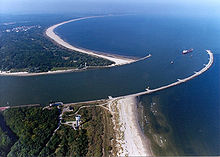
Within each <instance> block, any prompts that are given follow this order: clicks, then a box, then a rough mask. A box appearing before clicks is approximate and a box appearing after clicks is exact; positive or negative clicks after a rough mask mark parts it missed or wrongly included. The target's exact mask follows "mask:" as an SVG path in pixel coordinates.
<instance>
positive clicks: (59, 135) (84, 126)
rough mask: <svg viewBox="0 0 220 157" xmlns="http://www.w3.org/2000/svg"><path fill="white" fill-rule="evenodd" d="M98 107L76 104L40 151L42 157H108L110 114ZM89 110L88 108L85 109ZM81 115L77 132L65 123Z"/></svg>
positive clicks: (111, 136) (111, 129) (110, 129)
mask: <svg viewBox="0 0 220 157" xmlns="http://www.w3.org/2000/svg"><path fill="white" fill-rule="evenodd" d="M95 105H97V104H75V105H71V106H69V107H63V108H62V109H61V110H64V109H65V108H71V110H68V112H64V114H63V119H62V125H61V127H60V128H59V129H58V130H57V132H56V133H55V135H54V136H53V137H52V138H51V140H50V141H49V142H48V144H47V145H46V147H45V148H44V149H43V150H42V151H41V153H40V156H109V155H110V153H111V150H112V147H113V146H112V145H111V140H112V139H113V127H112V123H111V115H110V113H109V112H108V111H107V110H105V109H103V108H101V107H99V106H95ZM85 106H86V107H85ZM76 112H77V114H80V115H81V126H80V128H79V129H77V130H75V129H74V128H73V127H72V125H67V123H66V122H73V121H75V116H76Z"/></svg>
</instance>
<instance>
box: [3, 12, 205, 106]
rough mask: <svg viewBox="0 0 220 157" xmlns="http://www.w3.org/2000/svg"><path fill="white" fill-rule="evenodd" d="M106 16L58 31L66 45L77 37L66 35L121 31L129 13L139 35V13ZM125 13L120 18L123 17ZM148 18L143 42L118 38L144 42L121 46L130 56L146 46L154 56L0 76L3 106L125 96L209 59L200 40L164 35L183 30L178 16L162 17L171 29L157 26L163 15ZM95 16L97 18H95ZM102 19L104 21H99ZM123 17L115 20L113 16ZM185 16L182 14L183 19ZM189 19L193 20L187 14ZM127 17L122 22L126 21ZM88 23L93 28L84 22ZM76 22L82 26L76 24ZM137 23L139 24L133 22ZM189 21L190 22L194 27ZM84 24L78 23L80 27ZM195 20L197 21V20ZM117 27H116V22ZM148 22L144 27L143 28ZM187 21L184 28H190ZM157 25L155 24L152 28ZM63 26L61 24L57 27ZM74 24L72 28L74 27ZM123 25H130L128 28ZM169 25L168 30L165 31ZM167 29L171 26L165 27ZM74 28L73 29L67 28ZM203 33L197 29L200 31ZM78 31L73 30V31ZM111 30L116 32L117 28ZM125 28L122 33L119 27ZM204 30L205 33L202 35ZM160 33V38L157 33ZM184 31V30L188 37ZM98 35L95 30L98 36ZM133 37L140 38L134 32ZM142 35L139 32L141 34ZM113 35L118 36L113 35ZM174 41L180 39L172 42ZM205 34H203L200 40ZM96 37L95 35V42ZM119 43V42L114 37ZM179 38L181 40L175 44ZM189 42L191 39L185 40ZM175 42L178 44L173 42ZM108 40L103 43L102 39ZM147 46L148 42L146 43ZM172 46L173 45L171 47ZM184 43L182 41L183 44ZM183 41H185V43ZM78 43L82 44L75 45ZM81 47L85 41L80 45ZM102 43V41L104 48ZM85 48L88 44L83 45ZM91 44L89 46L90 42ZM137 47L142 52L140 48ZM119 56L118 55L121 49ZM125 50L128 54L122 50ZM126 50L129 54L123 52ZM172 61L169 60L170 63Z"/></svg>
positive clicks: (170, 80)
mask: <svg viewBox="0 0 220 157" xmlns="http://www.w3.org/2000/svg"><path fill="white" fill-rule="evenodd" d="M111 18H112V19H110V18H102V19H95V21H93V20H91V19H90V20H85V21H83V22H80V23H77V25H76V26H73V23H69V24H65V25H63V26H62V30H56V31H57V32H58V34H59V35H60V34H61V33H62V35H60V36H61V38H63V37H64V38H63V39H65V40H66V41H67V42H69V43H70V44H72V42H73V44H74V42H75V40H72V42H71V40H70V38H69V37H70V36H73V37H76V36H77V37H81V38H83V39H84V40H86V39H91V38H88V37H91V35H90V34H88V37H87V38H86V37H85V36H84V35H85V32H92V33H94V32H95V33H97V32H102V33H103V34H104V33H106V37H108V36H107V34H109V33H108V32H107V31H105V29H107V30H110V28H111V29H112V30H121V29H122V28H124V25H125V24H126V21H127V23H129V20H130V19H132V18H133V21H139V22H140V24H139V26H138V25H137V28H136V30H135V31H134V28H135V27H133V25H132V27H131V28H130V30H131V31H132V30H133V34H134V33H135V32H136V33H137V34H138V30H139V28H140V27H141V26H142V27H143V24H142V21H143V16H142V17H140V16H138V17H135V16H131V17H129V18H128V17H127V16H125V17H111ZM123 18H124V20H122V19H123ZM144 19H145V20H146V22H145V24H146V25H144V26H145V27H143V28H142V30H141V31H140V30H139V31H140V32H139V34H142V33H141V32H142V31H143V29H144V28H145V29H147V30H145V31H146V33H148V36H147V39H145V40H146V41H149V42H146V41H140V40H137V39H135V38H134V39H132V38H129V37H128V36H130V35H131V34H132V33H131V34H127V35H128V36H127V38H129V39H130V40H122V41H123V43H122V45H132V44H129V41H132V42H133V43H134V41H136V43H145V44H142V45H144V46H142V47H141V49H143V50H144V51H139V50H140V47H139V46H138V45H137V44H133V45H132V47H134V48H138V49H137V50H136V52H134V51H131V50H132V49H130V50H129V48H131V47H130V46H128V49H127V50H126V49H124V48H123V50H124V51H123V53H124V52H133V54H132V55H131V56H137V57H141V56H142V55H143V56H144V55H146V50H147V52H148V53H151V54H152V56H151V57H150V58H148V59H146V60H142V61H139V62H136V63H134V64H130V65H125V66H121V67H120V66H119V67H113V68H107V69H91V70H88V71H83V72H74V73H64V74H54V75H44V76H43V75H42V76H30V77H16V76H0V83H1V89H0V97H1V98H0V104H1V105H2V106H7V104H9V105H21V104H39V103H40V104H43V105H47V104H48V103H49V102H50V101H62V102H64V103H68V102H79V101H87V100H95V99H102V98H108V96H113V97H117V96H123V95H129V94H134V93H138V92H142V91H145V89H146V88H147V87H150V89H154V88H158V87H161V86H164V85H167V84H170V83H173V82H176V80H177V79H179V78H185V77H188V76H190V75H192V74H194V71H199V70H200V69H201V68H202V67H204V65H203V64H207V63H208V55H207V54H206V53H205V49H206V48H204V45H202V46H200V45H198V44H196V43H195V42H194V44H193V43H190V42H193V40H192V41H189V40H190V38H183V37H182V36H181V35H182V34H181V35H179V36H176V37H175V38H173V39H172V40H171V38H170V40H167V39H166V37H167V34H169V35H170V36H172V35H173V34H177V33H179V32H181V30H183V28H182V26H181V24H182V23H179V21H178V22H176V19H172V18H171V19H165V20H170V21H168V22H172V23H173V25H172V26H173V27H174V26H178V27H177V29H171V28H169V27H168V26H164V25H157V24H158V23H159V22H161V20H162V19H161V18H155V19H154V22H153V23H152V24H151V25H150V24H149V23H150V22H151V21H152V18H151V19H149V18H146V17H145V18H144ZM97 20H101V21H100V22H99V23H96V22H98V21H97ZM102 20H105V22H104V23H103V21H102ZM112 20H113V21H116V22H115V23H114V25H113V24H112V25H109V23H113V21H112ZM121 20H122V21H123V22H119V23H118V22H117V21H121ZM184 20H185V19H182V22H185V21H184ZM188 20H191V19H188ZM124 22H125V23H124ZM90 23H91V28H88V27H84V25H85V26H87V25H88V24H90ZM100 23H102V24H104V25H106V26H102V28H103V29H104V30H103V31H100V30H97V29H98V28H100ZM78 24H80V25H78ZM136 24H138V23H136ZM193 24H194V23H192V24H191V25H189V26H192V27H193V29H195V26H193ZM81 25H82V27H81ZM197 25H198V24H197ZM116 26H117V29H114V27H116ZM147 26H148V27H147ZM189 26H188V27H189ZM154 27H156V28H154ZM59 28H61V27H59ZM73 28H74V29H73ZM83 28H86V29H90V30H89V31H88V30H87V31H85V30H84V29H83ZM149 28H154V30H155V31H153V30H150V29H149ZM160 28H163V31H160V32H158V31H156V30H159V29H160ZM126 29H129V28H128V27H127V28H126ZM166 29H167V30H166ZM168 30H169V31H168ZM82 31H83V32H84V34H80V35H77V33H81V32H82ZM71 32H72V33H71ZM198 32H201V30H198ZM74 33H76V35H73V34H74ZM115 33H118V32H117V31H116V32H115ZM122 33H123V32H122ZM206 33H207V32H204V34H206ZM159 35H161V36H162V37H161V38H158V36H159ZM187 35H188V34H187V33H186V36H187ZM98 36H99V35H98ZM122 36H123V38H126V36H125V34H123V35H122ZM136 37H138V36H137V35H136ZM142 38H143V36H142ZM110 39H111V41H114V42H116V41H117V40H118V39H117V38H116V37H115V38H113V37H111V38H109V39H108V38H107V39H106V40H105V41H106V43H109V42H107V41H109V40H110ZM116 39H117V40H116ZM84 40H80V39H79V40H77V41H78V42H84ZM174 40H177V41H178V42H175V43H173V41H174ZM202 40H203V39H201V41H202ZM94 41H96V40H95V39H94V38H93V42H94ZM96 42H97V44H98V45H102V44H101V43H100V40H98V39H97V41H96ZM85 43H86V45H88V46H89V45H90V44H89V43H88V42H85ZM116 43H117V42H116ZM178 43H179V44H178ZM189 43H190V44H189ZM175 44H177V45H175ZM104 45H106V44H104ZM146 45H147V47H145V46H146ZM174 45H175V46H174ZM181 45H182V46H181ZM183 45H185V46H183ZM79 46H81V45H79ZM118 46H119V48H118V50H117V51H116V52H120V44H119V45H118ZM82 47H83V46H82ZM104 47H105V46H103V48H104ZM188 47H190V48H191V47H193V48H194V51H193V53H191V54H186V55H183V54H182V53H181V52H182V49H184V48H188ZM85 48H87V47H85ZM88 48H89V49H90V48H91V47H88ZM104 52H109V51H108V45H107V46H106V51H104ZM139 52H141V53H139ZM119 55H120V54H119ZM123 55H126V54H123ZM127 55H129V53H127ZM171 61H173V64H171Z"/></svg>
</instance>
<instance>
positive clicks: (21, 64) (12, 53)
mask: <svg viewBox="0 0 220 157" xmlns="http://www.w3.org/2000/svg"><path fill="white" fill-rule="evenodd" d="M21 25H23V24H21V23H20V24H19V25H18V24H14V25H12V26H11V25H9V26H4V27H2V28H1V29H0V71H10V72H18V71H25V72H30V73H31V72H47V71H50V70H56V69H81V68H85V67H90V66H92V67H93V66H107V65H110V64H112V63H113V62H111V61H109V60H106V59H102V58H98V57H94V56H89V55H87V54H82V53H79V52H75V51H71V50H68V49H66V48H64V47H61V46H58V45H56V44H55V43H53V42H52V41H51V40H50V39H48V38H47V37H46V36H45V35H44V31H45V29H46V28H47V25H46V26H45V25H43V26H35V27H34V26H33V27H32V26H31V25H32V24H31V22H30V23H28V25H30V26H29V27H27V26H25V27H24V28H23V27H21ZM24 25H27V24H26V23H24ZM13 27H14V28H13ZM16 28H17V29H16ZM21 28H23V29H21ZM26 28H30V29H26ZM12 30H15V31H12Z"/></svg>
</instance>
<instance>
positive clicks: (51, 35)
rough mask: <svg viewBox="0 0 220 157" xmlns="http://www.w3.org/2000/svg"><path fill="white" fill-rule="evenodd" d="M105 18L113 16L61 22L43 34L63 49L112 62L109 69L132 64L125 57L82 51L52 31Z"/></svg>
mask: <svg viewBox="0 0 220 157" xmlns="http://www.w3.org/2000/svg"><path fill="white" fill-rule="evenodd" d="M107 16H113V15H100V16H87V17H81V18H76V19H72V20H68V21H64V22H61V23H58V24H55V25H53V26H51V27H49V28H48V29H47V30H46V33H45V34H46V35H47V36H48V37H49V38H50V39H52V40H53V41H55V42H56V43H57V44H59V45H61V46H63V47H65V48H68V49H70V50H73V51H77V52H81V53H85V54H88V55H91V56H95V57H99V58H103V59H107V60H110V61H112V62H114V63H115V64H112V65H110V66H109V67H111V66H117V65H124V64H130V63H132V62H135V61H136V60H134V59H130V58H125V57H122V56H119V55H115V56H114V55H113V54H99V53H96V52H95V51H92V50H87V49H83V48H78V47H76V46H73V45H71V44H69V43H67V42H66V41H64V40H63V39H61V38H60V37H59V36H58V35H57V34H56V33H55V32H54V29H56V28H57V27H59V26H61V25H64V24H67V23H70V22H75V21H81V20H86V19H91V18H102V17H107Z"/></svg>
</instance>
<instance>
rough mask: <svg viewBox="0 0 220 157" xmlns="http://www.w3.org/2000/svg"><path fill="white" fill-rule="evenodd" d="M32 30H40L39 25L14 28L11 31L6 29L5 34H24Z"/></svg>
mask: <svg viewBox="0 0 220 157" xmlns="http://www.w3.org/2000/svg"><path fill="white" fill-rule="evenodd" d="M32 28H41V26H39V25H34V26H19V27H15V28H12V29H6V30H5V32H7V33H9V32H17V33H18V32H26V31H28V30H30V29H32Z"/></svg>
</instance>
